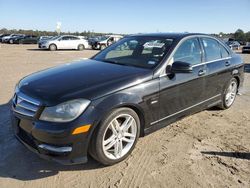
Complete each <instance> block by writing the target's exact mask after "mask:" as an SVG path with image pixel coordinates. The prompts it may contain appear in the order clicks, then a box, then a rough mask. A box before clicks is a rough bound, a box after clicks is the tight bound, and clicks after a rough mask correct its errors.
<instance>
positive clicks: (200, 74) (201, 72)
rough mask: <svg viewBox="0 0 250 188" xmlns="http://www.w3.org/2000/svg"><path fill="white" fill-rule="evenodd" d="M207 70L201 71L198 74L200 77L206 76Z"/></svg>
mask: <svg viewBox="0 0 250 188" xmlns="http://www.w3.org/2000/svg"><path fill="white" fill-rule="evenodd" d="M206 72H207V71H206V70H200V71H199V72H198V75H199V76H202V75H204V74H206Z"/></svg>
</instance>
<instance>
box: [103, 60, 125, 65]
mask: <svg viewBox="0 0 250 188" xmlns="http://www.w3.org/2000/svg"><path fill="white" fill-rule="evenodd" d="M102 61H103V62H107V63H112V64H118V65H124V66H130V65H128V64H126V63H121V62H118V61H112V60H107V59H105V60H102Z"/></svg>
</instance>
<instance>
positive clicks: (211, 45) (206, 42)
mask: <svg viewBox="0 0 250 188" xmlns="http://www.w3.org/2000/svg"><path fill="white" fill-rule="evenodd" d="M202 43H203V47H204V50H205V57H206V61H214V60H217V59H221V52H220V47H219V44H218V42H217V41H216V40H214V39H211V38H202Z"/></svg>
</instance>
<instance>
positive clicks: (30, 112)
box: [14, 106, 35, 117]
mask: <svg viewBox="0 0 250 188" xmlns="http://www.w3.org/2000/svg"><path fill="white" fill-rule="evenodd" d="M14 111H15V112H17V113H19V114H22V115H25V116H29V117H33V116H34V115H35V114H34V112H32V111H29V110H26V109H24V108H21V107H19V106H16V108H15V109H14Z"/></svg>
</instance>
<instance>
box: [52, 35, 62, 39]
mask: <svg viewBox="0 0 250 188" xmlns="http://www.w3.org/2000/svg"><path fill="white" fill-rule="evenodd" d="M60 37H61V36H55V37H52V38H51V40H56V39H58V38H60Z"/></svg>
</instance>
